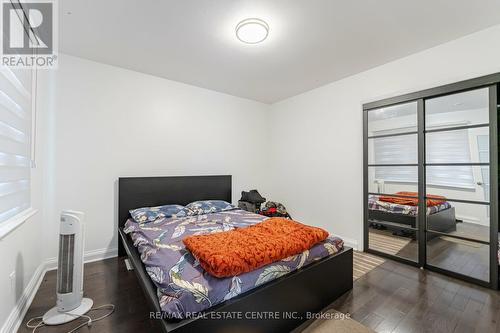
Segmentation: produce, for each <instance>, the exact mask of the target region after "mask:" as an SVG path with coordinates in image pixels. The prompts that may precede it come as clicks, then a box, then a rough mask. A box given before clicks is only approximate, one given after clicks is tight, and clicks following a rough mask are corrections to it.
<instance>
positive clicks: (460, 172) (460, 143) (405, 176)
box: [373, 130, 474, 189]
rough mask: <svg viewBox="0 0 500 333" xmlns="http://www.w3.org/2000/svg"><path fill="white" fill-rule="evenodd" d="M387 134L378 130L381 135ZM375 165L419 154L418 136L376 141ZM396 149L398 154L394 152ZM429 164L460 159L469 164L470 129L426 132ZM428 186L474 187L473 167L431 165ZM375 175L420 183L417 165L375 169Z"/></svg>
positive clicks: (402, 159) (407, 159)
mask: <svg viewBox="0 0 500 333" xmlns="http://www.w3.org/2000/svg"><path fill="white" fill-rule="evenodd" d="M382 134H386V133H377V135H382ZM373 147H374V158H375V164H398V163H402V161H409V160H411V159H412V157H414V156H417V145H416V144H415V137H414V136H411V135H400V136H392V137H385V138H380V139H377V140H374V142H373ZM395 152H397V153H395ZM426 160H427V163H446V162H448V163H449V162H450V161H451V162H461V163H470V162H471V155H470V146H469V133H468V131H467V130H457V131H444V132H439V134H438V133H436V135H434V134H433V135H430V134H428V135H427V145H426ZM426 177H427V183H428V184H429V185H437V186H449V187H458V188H471V189H473V188H474V177H473V173H472V167H471V166H470V165H466V166H456V167H432V168H427V170H426ZM375 178H376V179H381V180H384V181H394V182H408V183H415V182H417V178H418V173H417V168H408V167H391V168H376V170H375Z"/></svg>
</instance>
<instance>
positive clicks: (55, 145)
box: [44, 55, 269, 258]
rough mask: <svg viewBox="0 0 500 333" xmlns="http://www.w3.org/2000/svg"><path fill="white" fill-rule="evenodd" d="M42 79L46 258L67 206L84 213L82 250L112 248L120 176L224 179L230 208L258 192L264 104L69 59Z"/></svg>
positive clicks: (262, 167)
mask: <svg viewBox="0 0 500 333" xmlns="http://www.w3.org/2000/svg"><path fill="white" fill-rule="evenodd" d="M44 80H46V81H47V82H50V83H48V84H47V86H48V87H49V88H50V90H49V91H47V92H46V93H45V94H46V95H50V96H52V97H51V98H49V99H50V100H51V101H50V102H49V103H47V105H48V109H47V112H49V113H50V114H49V118H50V121H49V127H50V128H49V132H50V138H49V146H50V147H51V151H52V152H51V156H50V158H49V166H48V168H49V169H50V170H51V174H50V176H49V179H50V185H49V186H48V187H47V194H48V196H49V202H48V203H47V205H48V219H47V220H46V221H45V222H44V225H45V228H46V234H45V239H46V240H47V243H48V248H47V254H46V256H47V257H48V258H50V257H55V256H56V249H57V233H58V215H59V213H60V211H61V209H66V208H71V209H76V210H82V211H83V212H85V213H86V230H87V235H86V242H85V243H86V244H85V250H86V251H87V252H88V251H98V252H99V251H100V252H102V251H104V252H103V253H108V254H110V253H111V254H112V253H114V252H115V251H116V248H117V241H118V239H117V216H116V211H117V192H116V189H117V184H116V181H117V179H118V177H121V176H169V175H217V174H231V175H233V202H236V201H237V199H238V198H239V197H240V191H241V190H244V189H250V188H254V187H257V188H259V189H264V188H265V187H266V184H267V183H266V182H265V181H264V180H263V178H262V176H263V175H265V171H266V170H267V168H268V166H267V157H265V155H264V154H262V153H261V151H262V150H263V149H265V147H266V143H267V142H268V139H267V137H266V136H267V131H266V130H265V127H264V125H265V123H266V122H265V119H266V117H267V115H268V111H269V106H268V105H265V104H261V103H257V102H254V101H249V100H245V99H241V98H237V97H233V96H229V95H225V94H221V93H216V92H213V91H210V90H206V89H201V88H196V87H193V86H189V85H185V84H181V83H176V82H173V81H168V80H165V79H161V78H157V77H153V76H150V75H145V74H141V73H137V72H133V71H129V70H124V69H121V68H117V67H113V66H108V65H103V64H100V63H96V62H92V61H87V60H83V59H80V58H76V57H72V56H67V55H61V57H60V58H59V69H58V70H57V71H53V72H52V73H50V74H49V75H46V76H45V77H44Z"/></svg>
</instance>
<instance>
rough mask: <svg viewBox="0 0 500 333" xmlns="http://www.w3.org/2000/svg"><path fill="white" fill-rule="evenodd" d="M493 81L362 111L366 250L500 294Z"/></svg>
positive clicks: (496, 86)
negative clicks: (482, 286) (497, 290)
mask: <svg viewBox="0 0 500 333" xmlns="http://www.w3.org/2000/svg"><path fill="white" fill-rule="evenodd" d="M493 79H496V80H497V81H494V82H492V80H493ZM481 80H484V82H483V81H481ZM498 82H500V74H497V75H496V76H494V77H491V76H488V77H485V78H479V79H474V80H470V81H464V82H459V83H456V84H452V85H447V86H443V87H438V88H435V89H429V90H425V91H422V92H417V93H412V94H408V95H405V96H399V97H395V98H390V99H386V100H382V101H377V102H373V103H368V104H365V105H364V106H363V111H364V112H363V114H364V195H365V196H364V200H365V205H364V249H365V251H367V252H371V253H374V254H378V255H381V256H386V257H389V258H393V259H395V260H398V261H400V262H404V263H408V264H411V265H414V266H418V267H421V268H426V269H429V270H433V271H437V272H439V273H443V274H447V275H450V276H453V277H456V278H460V279H464V280H467V281H470V282H473V283H476V284H480V285H484V286H487V287H491V288H495V289H496V288H497V287H498V256H497V251H498V245H497V244H498V219H497V215H498V199H497V193H498V178H497V177H498V144H497V140H498V133H497V117H498V115H497V113H498V110H499V102H498V95H499V94H498V90H499V84H498Z"/></svg>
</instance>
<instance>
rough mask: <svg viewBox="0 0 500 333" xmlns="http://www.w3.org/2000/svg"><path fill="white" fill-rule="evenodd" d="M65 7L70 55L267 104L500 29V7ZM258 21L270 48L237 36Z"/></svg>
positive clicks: (490, 2)
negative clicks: (248, 21) (245, 22)
mask: <svg viewBox="0 0 500 333" xmlns="http://www.w3.org/2000/svg"><path fill="white" fill-rule="evenodd" d="M59 4H60V12H61V18H60V21H59V22H60V27H61V28H60V31H61V40H60V50H61V51H62V52H64V53H67V54H70V55H75V56H79V57H83V58H87V59H91V60H95V61H99V62H102V63H107V64H111V65H115V66H119V67H123V68H128V69H132V70H136V71H139V72H144V73H148V74H152V75H156V76H160V77H164V78H167V79H171V80H176V81H180V82H185V83H188V84H192V85H195V86H200V87H204V88H208V89H212V90H216V91H220V92H224V93H228V94H231V95H235V96H240V97H245V98H249V99H253V100H257V101H261V102H265V103H274V102H277V101H279V100H282V99H285V98H287V97H290V96H293V95H296V94H299V93H302V92H305V91H307V90H310V89H313V88H316V87H318V86H321V85H324V84H326V83H328V82H332V81H335V80H338V79H341V78H343V77H346V76H349V75H352V74H355V73H359V72H361V71H364V70H366V69H369V68H372V67H375V66H378V65H381V64H384V63H387V62H389V61H391V60H394V59H397V58H401V57H403V56H406V55H409V54H412V53H415V52H417V51H420V50H424V49H427V48H429V47H432V46H435V45H438V44H441V43H444V42H446V41H449V40H453V39H456V38H458V37H461V36H464V35H467V34H470V33H473V32H476V31H479V30H482V29H485V28H487V27H489V26H493V25H496V24H499V23H500V1H498V0H418V1H416V0H344V1H340V0H302V1H299V0H294V1H291V0H247V1H243V0H216V1H215V0H176V1H173V0H162V1H160V0H106V1H97V0H94V1H81V0H64V1H60V2H59ZM69 12H70V13H71V14H69ZM248 17H258V18H261V19H264V20H265V21H267V23H268V24H269V26H270V32H269V38H268V39H267V40H266V41H264V42H263V43H262V44H258V45H246V44H243V43H241V42H239V41H238V40H237V39H236V37H235V35H234V27H235V26H236V24H237V23H238V22H239V21H240V20H242V19H245V18H248Z"/></svg>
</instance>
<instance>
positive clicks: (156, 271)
mask: <svg viewBox="0 0 500 333" xmlns="http://www.w3.org/2000/svg"><path fill="white" fill-rule="evenodd" d="M264 219H267V217H265V216H262V215H257V214H253V213H249V212H246V211H243V210H239V209H237V210H231V211H224V212H219V213H210V214H203V215H195V216H188V217H181V218H176V217H172V218H166V219H160V220H157V221H155V222H150V223H147V224H138V223H136V222H135V221H134V220H132V219H129V220H128V221H127V222H126V224H125V229H124V231H125V233H127V234H129V235H130V237H131V239H132V241H133V242H134V245H135V246H136V247H137V248H138V251H139V253H140V255H141V260H142V262H143V263H144V265H145V267H146V272H147V273H148V274H149V276H150V277H151V280H152V281H153V282H154V284H155V285H156V287H157V288H158V300H159V303H160V307H161V309H162V311H163V312H164V315H165V317H166V318H179V319H182V318H189V317H193V316H195V315H196V314H197V313H198V312H200V311H203V310H206V309H208V308H210V307H212V306H214V305H217V304H219V303H222V302H224V301H226V300H229V299H231V298H233V297H236V296H238V295H239V294H241V293H244V292H247V291H249V290H251V289H253V288H256V287H258V286H260V285H263V284H265V283H267V282H270V281H272V280H275V279H277V278H279V277H281V276H284V275H286V274H288V273H290V272H293V271H295V270H297V269H299V268H301V267H303V266H306V265H308V264H309V263H311V262H314V261H317V260H320V259H321V258H324V257H327V256H328V255H330V254H334V253H337V252H339V251H340V250H341V249H342V248H343V241H342V240H341V239H340V238H338V237H328V238H327V239H326V240H324V241H322V242H320V243H318V244H316V245H315V246H313V247H312V248H311V249H309V250H307V251H304V252H303V253H301V254H298V255H294V256H291V257H288V258H285V259H283V260H281V261H277V262H274V263H271V264H268V265H265V266H262V267H260V268H258V269H256V270H253V271H251V272H248V273H244V274H241V275H238V276H234V277H228V278H216V277H214V276H212V275H210V274H208V273H207V272H205V271H204V270H203V269H202V268H201V266H200V265H199V263H198V262H197V260H196V259H195V258H194V257H193V256H192V255H191V253H190V252H189V251H187V250H186V248H185V247H184V244H183V242H182V239H183V238H184V237H186V236H188V235H200V234H205V233H213V232H221V231H227V230H232V229H234V228H239V227H246V226H249V225H252V224H255V223H258V222H261V221H263V220H264Z"/></svg>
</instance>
